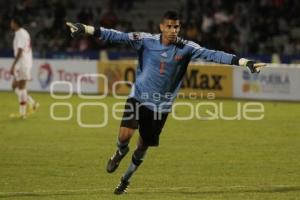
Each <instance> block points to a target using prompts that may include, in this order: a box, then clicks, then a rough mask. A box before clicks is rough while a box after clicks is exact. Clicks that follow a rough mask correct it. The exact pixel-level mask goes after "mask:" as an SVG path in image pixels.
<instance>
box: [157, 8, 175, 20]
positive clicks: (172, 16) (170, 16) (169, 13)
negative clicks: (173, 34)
mask: <svg viewBox="0 0 300 200" xmlns="http://www.w3.org/2000/svg"><path fill="white" fill-rule="evenodd" d="M165 19H171V20H179V16H178V14H177V12H176V11H173V10H169V11H167V12H165V13H164V15H163V17H162V20H161V21H164V20H165Z"/></svg>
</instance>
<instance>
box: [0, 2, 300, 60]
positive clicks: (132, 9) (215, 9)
mask: <svg viewBox="0 0 300 200" xmlns="http://www.w3.org/2000/svg"><path fill="white" fill-rule="evenodd" d="M166 9H172V10H177V11H179V12H180V14H181V16H182V20H183V24H182V35H183V36H184V37H185V38H187V39H191V40H194V41H196V42H198V43H199V44H201V45H203V46H206V47H208V48H212V49H219V50H224V51H227V52H232V53H239V54H271V53H278V54H285V55H293V54H299V53H300V17H299V14H298V11H299V10H300V2H299V1H294V0H271V1H268V0H250V1H234V0H230V1H222V0H213V1H212V0H173V1H164V0H98V1H94V0H85V1H73V0H61V1H59V0H47V1H38V0H11V1H0V13H1V14H0V34H1V36H2V37H1V38H0V50H1V51H2V52H3V51H7V50H8V49H11V43H10V41H11V38H12V33H11V31H10V29H9V18H10V16H20V17H21V18H22V19H23V20H24V22H25V26H26V27H29V28H28V29H29V31H30V32H31V34H32V35H33V37H32V38H34V39H33V47H34V50H35V51H36V52H38V54H39V55H43V54H45V52H47V51H49V50H51V51H68V52H72V51H88V50H100V49H106V48H108V47H107V46H105V45H104V44H102V43H101V41H99V40H95V39H94V38H91V37H82V38H79V39H76V40H74V39H71V38H70V37H69V34H66V32H67V29H66V27H65V25H64V23H65V21H66V20H70V21H75V22H76V21H78V22H82V23H87V24H94V25H100V24H101V25H102V26H104V27H107V28H115V29H118V30H121V31H125V32H129V31H145V32H154V33H156V32H158V31H159V30H158V23H159V20H160V16H161V14H162V13H163V12H164V11H165V10H166ZM278 16H280V17H278ZM110 48H114V49H118V50H120V48H122V49H124V48H126V47H119V46H118V47H114V46H113V47H110Z"/></svg>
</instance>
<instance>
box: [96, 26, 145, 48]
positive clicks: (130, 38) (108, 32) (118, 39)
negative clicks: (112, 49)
mask: <svg viewBox="0 0 300 200" xmlns="http://www.w3.org/2000/svg"><path fill="white" fill-rule="evenodd" d="M143 35H144V33H141V32H133V33H124V32H121V31H117V30H114V29H106V28H103V27H101V28H100V31H99V30H98V31H96V36H99V37H100V39H101V40H103V41H104V42H109V43H120V44H126V45H130V46H131V47H133V48H134V49H136V50H140V49H141V48H142V46H143Z"/></svg>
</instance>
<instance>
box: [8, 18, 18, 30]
mask: <svg viewBox="0 0 300 200" xmlns="http://www.w3.org/2000/svg"><path fill="white" fill-rule="evenodd" d="M16 26H17V25H16V23H15V22H14V20H11V21H10V28H11V29H12V30H13V31H14V30H16Z"/></svg>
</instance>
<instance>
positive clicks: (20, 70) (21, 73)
mask: <svg viewBox="0 0 300 200" xmlns="http://www.w3.org/2000/svg"><path fill="white" fill-rule="evenodd" d="M14 74H15V76H14V77H15V79H16V81H22V80H25V81H29V80H31V67H24V66H21V65H17V66H16V69H15V73H14Z"/></svg>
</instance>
